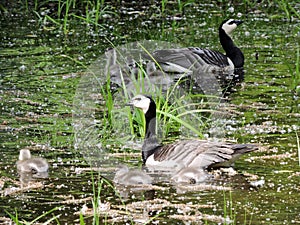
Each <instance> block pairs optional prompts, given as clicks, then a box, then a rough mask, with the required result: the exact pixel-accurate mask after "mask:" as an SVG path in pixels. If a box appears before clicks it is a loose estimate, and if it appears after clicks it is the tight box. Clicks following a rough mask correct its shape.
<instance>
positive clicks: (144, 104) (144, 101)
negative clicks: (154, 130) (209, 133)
mask: <svg viewBox="0 0 300 225" xmlns="http://www.w3.org/2000/svg"><path fill="white" fill-rule="evenodd" d="M131 103H132V105H133V106H134V107H136V108H139V109H141V110H143V112H144V114H146V112H147V111H148V109H149V106H150V99H149V98H148V97H146V96H144V95H137V96H135V97H134V98H133V99H132V101H131Z"/></svg>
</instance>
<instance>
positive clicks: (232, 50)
mask: <svg viewBox="0 0 300 225" xmlns="http://www.w3.org/2000/svg"><path fill="white" fill-rule="evenodd" d="M219 38H220V43H221V45H222V47H223V49H224V50H225V52H226V56H227V57H228V58H230V60H231V61H232V62H233V64H234V67H235V68H240V67H243V66H244V55H243V53H242V51H241V50H240V49H239V48H238V47H237V46H236V45H235V44H234V43H233V41H232V39H231V37H230V36H229V35H228V34H226V32H225V31H224V30H223V29H222V26H220V27H219Z"/></svg>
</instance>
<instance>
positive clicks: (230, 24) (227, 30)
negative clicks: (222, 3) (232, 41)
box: [222, 19, 237, 35]
mask: <svg viewBox="0 0 300 225" xmlns="http://www.w3.org/2000/svg"><path fill="white" fill-rule="evenodd" d="M233 21H234V20H233V19H230V20H228V21H227V22H226V23H224V24H223V25H222V29H223V30H224V31H225V33H226V34H228V35H229V34H231V33H232V31H234V30H235V28H237V24H236V23H234V22H233Z"/></svg>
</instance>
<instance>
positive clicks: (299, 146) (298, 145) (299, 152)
mask: <svg viewBox="0 0 300 225" xmlns="http://www.w3.org/2000/svg"><path fill="white" fill-rule="evenodd" d="M296 140H297V149H298V162H299V166H300V141H299V136H298V133H297V132H296Z"/></svg>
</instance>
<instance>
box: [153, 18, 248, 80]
mask: <svg viewBox="0 0 300 225" xmlns="http://www.w3.org/2000/svg"><path fill="white" fill-rule="evenodd" d="M241 23H243V21H241V20H234V19H228V20H225V21H223V22H222V23H221V25H220V26H219V39H220V43H221V45H222V47H223V49H224V51H225V53H226V54H223V53H221V52H218V51H215V50H210V49H203V48H198V47H189V48H179V49H163V50H157V51H155V52H153V53H152V54H151V58H152V57H153V58H154V60H155V61H156V62H157V63H159V64H160V66H161V68H162V69H163V70H164V71H165V72H175V73H185V72H192V71H194V72H195V71H196V72H197V71H199V72H208V73H220V72H221V73H229V72H233V71H234V70H235V69H239V68H243V66H244V55H243V53H242V51H241V50H240V49H239V48H238V47H237V46H236V45H235V44H234V42H233V40H232V38H231V37H230V34H231V33H232V32H233V31H234V30H235V29H236V28H237V27H238V26H239V25H240V24H241ZM195 76H197V74H195Z"/></svg>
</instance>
